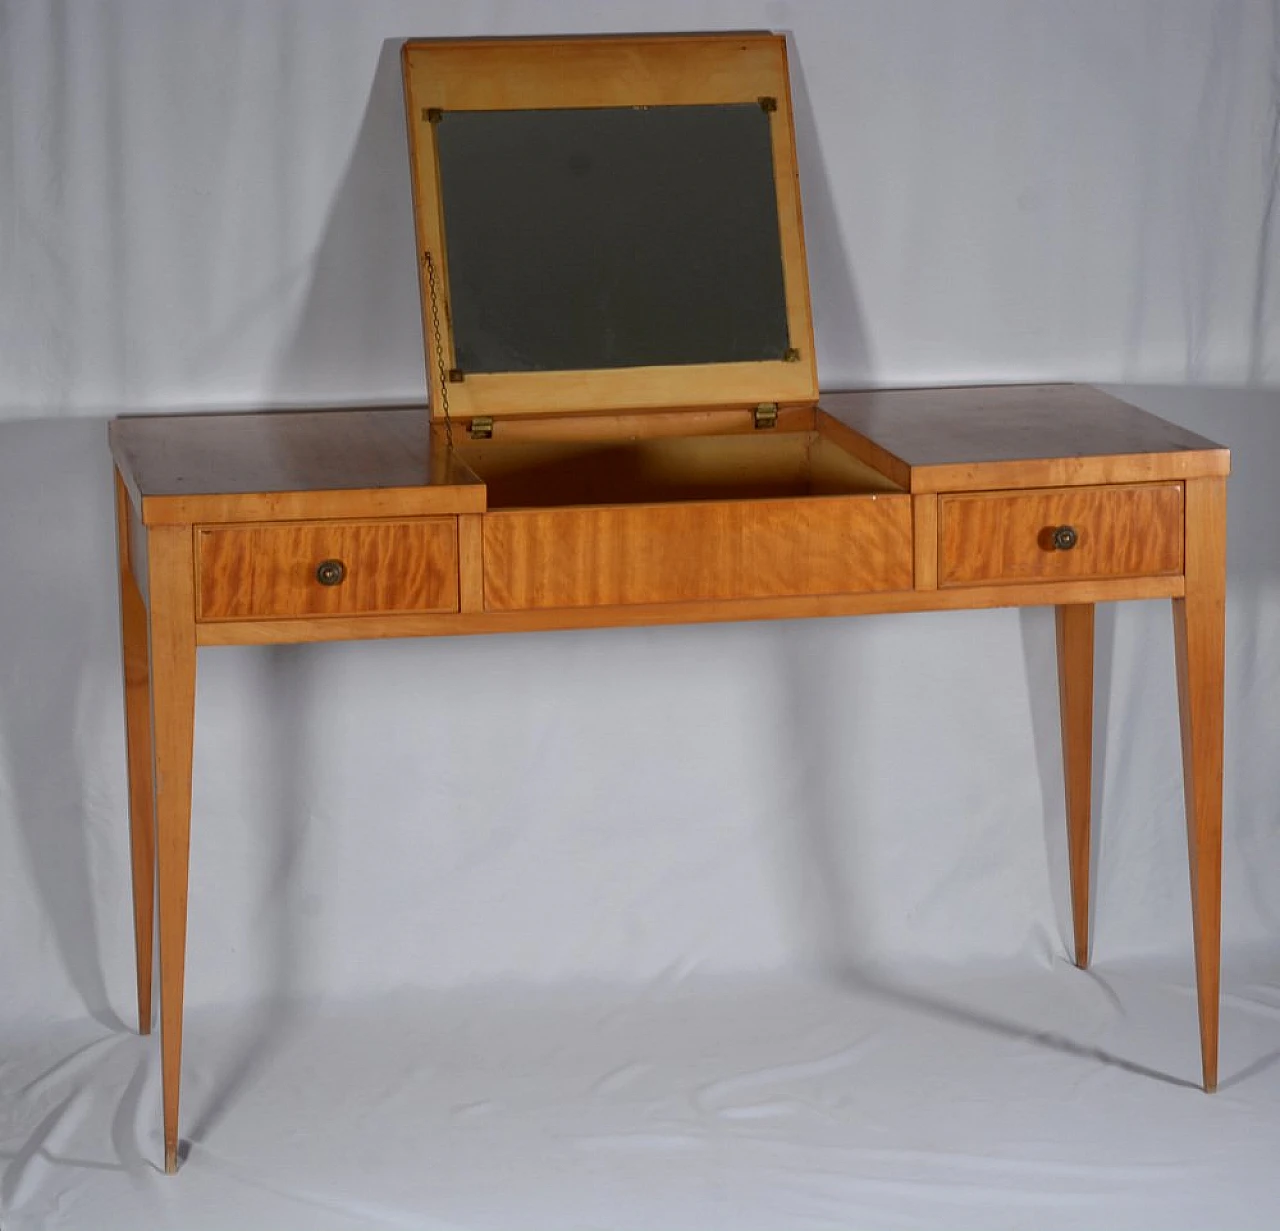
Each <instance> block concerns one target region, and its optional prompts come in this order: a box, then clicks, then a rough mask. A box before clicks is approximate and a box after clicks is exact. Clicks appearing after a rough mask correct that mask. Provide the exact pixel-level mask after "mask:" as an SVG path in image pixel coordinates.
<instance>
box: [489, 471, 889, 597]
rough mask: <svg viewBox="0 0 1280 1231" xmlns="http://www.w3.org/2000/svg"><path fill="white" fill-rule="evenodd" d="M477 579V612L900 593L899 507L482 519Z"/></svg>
mask: <svg viewBox="0 0 1280 1231" xmlns="http://www.w3.org/2000/svg"><path fill="white" fill-rule="evenodd" d="M484 570H485V608H486V610H488V611H513V610H529V609H538V608H551V607H607V606H615V605H626V604H631V603H675V602H689V601H697V600H704V601H705V600H710V599H727V598H754V597H767V596H781V595H801V594H839V593H856V592H858V591H864V590H895V589H909V588H910V586H911V510H910V501H909V500H908V498H907V497H905V496H880V497H876V496H864V497H849V498H837V497H814V498H813V499H809V500H759V501H726V502H723V503H719V502H709V503H706V504H675V505H650V506H637V507H629V508H598V509H547V510H538V511H533V512H511V513H505V512H497V513H490V514H488V515H487V516H486V517H485V522H484Z"/></svg>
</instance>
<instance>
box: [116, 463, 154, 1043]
mask: <svg viewBox="0 0 1280 1231" xmlns="http://www.w3.org/2000/svg"><path fill="white" fill-rule="evenodd" d="M115 486H116V548H117V557H118V563H119V577H120V657H121V663H122V667H123V671H124V738H125V760H126V764H127V767H128V777H129V859H130V864H131V866H132V870H133V941H134V958H135V961H136V970H137V983H138V1032H139V1033H140V1034H150V1033H151V969H152V953H153V949H152V945H153V942H154V938H155V900H156V879H155V861H156V837H155V796H154V792H155V787H154V783H153V782H152V775H151V756H152V753H151V654H150V648H149V645H148V632H147V608H146V604H145V602H144V600H143V596H142V592H141V590H140V589H139V587H138V582H137V579H136V577H135V575H134V571H133V569H134V561H139V566H140V567H145V561H146V557H145V555H141V553H140V552H139V551H138V547H139V546H140V542H141V540H140V539H139V538H138V537H137V536H136V534H134V533H133V532H132V531H131V523H132V520H133V507H132V503H131V501H130V500H129V493H128V491H127V489H126V488H125V485H124V480H123V479H122V478H121V477H120V472H119V471H116V473H115ZM140 556H141V558H140Z"/></svg>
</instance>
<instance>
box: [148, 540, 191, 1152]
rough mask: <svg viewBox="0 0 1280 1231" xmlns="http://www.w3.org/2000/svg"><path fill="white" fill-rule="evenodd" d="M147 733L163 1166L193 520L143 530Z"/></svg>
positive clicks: (179, 914) (173, 1140) (175, 1001)
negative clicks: (151, 758)
mask: <svg viewBox="0 0 1280 1231" xmlns="http://www.w3.org/2000/svg"><path fill="white" fill-rule="evenodd" d="M147 542H148V558H149V566H150V567H149V578H150V595H149V597H150V603H151V609H150V632H151V737H152V745H153V748H154V753H155V821H156V870H157V875H158V879H159V886H160V894H159V897H160V1057H161V1079H162V1084H163V1088H164V1169H165V1170H166V1171H168V1172H173V1171H176V1170H177V1168H178V1086H179V1077H180V1072H181V1064H182V981H183V972H184V968H185V964H186V946H187V856H188V851H189V848H190V842H191V754H192V745H193V738H194V734H195V694H196V637H195V595H194V585H193V581H192V559H191V527H190V526H154V527H152V528H151V530H150V532H149V534H148V536H147Z"/></svg>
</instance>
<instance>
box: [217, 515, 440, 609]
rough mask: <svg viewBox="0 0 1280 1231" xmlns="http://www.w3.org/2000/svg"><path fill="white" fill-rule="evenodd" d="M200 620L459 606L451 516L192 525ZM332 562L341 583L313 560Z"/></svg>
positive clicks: (318, 562)
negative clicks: (329, 582) (325, 576)
mask: <svg viewBox="0 0 1280 1231" xmlns="http://www.w3.org/2000/svg"><path fill="white" fill-rule="evenodd" d="M196 558H197V567H198V570H199V600H200V607H199V618H200V619H201V620H237V619H239V620H251V619H262V618H266V617H273V616H281V617H289V616H333V615H354V614H357V613H360V612H391V611H457V609H458V543H457V519H456V518H452V517H429V518H420V519H418V520H415V521H370V522H354V523H340V522H333V523H329V522H303V523H296V524H282V525H265V526H224V527H217V526H213V527H210V526H204V527H199V528H197V530H196ZM324 560H339V561H341V563H342V564H343V566H344V568H345V570H346V577H345V579H344V580H343V581H342V583H341V584H340V585H334V586H325V585H321V584H320V583H319V581H318V580H317V579H316V568H317V566H318V565H319V564H320V563H321V561H324Z"/></svg>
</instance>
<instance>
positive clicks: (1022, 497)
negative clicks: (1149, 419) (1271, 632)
mask: <svg viewBox="0 0 1280 1231" xmlns="http://www.w3.org/2000/svg"><path fill="white" fill-rule="evenodd" d="M938 519H939V524H938V540H939V543H938V551H939V560H938V584H939V585H942V586H967V585H978V584H982V583H989V582H1016V581H1072V580H1077V579H1081V578H1090V577H1141V576H1150V575H1156V574H1167V573H1180V572H1182V538H1183V531H1182V484H1181V483H1151V484H1140V485H1134V486H1129V487H1124V486H1116V487H1069V488H1051V489H1044V490H1040V491H1019V492H981V493H975V494H972V495H956V496H942V497H941V498H940V500H939V505H938ZM1060 529H1062V530H1063V532H1062V533H1061V534H1058V535H1057V536H1056V540H1055V531H1058V530H1060ZM1068 529H1069V532H1068Z"/></svg>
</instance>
